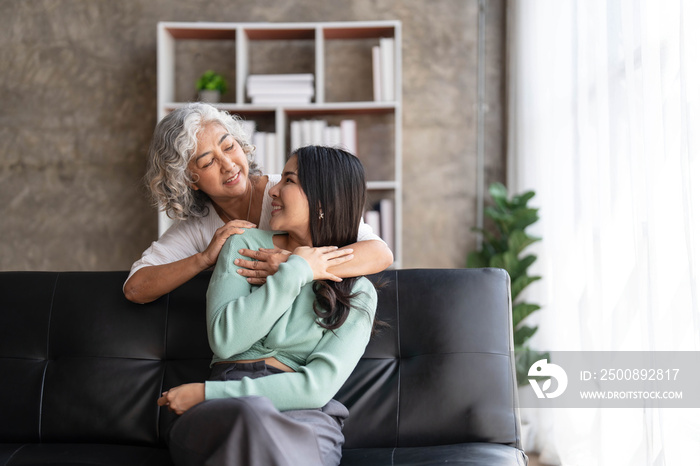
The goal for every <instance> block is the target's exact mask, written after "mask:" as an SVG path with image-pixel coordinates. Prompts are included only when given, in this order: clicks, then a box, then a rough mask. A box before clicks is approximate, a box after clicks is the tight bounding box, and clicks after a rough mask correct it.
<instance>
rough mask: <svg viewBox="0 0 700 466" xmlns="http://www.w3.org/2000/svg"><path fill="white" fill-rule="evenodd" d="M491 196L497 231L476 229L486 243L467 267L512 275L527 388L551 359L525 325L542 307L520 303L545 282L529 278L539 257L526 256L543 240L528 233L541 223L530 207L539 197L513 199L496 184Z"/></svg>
mask: <svg viewBox="0 0 700 466" xmlns="http://www.w3.org/2000/svg"><path fill="white" fill-rule="evenodd" d="M489 194H490V195H491V198H492V199H493V202H494V205H493V206H490V207H487V208H486V209H485V210H484V213H485V215H486V216H487V217H488V218H489V219H490V220H491V222H492V223H493V226H494V227H495V229H494V230H493V231H489V230H487V229H484V228H474V229H473V230H474V231H478V232H480V233H482V235H483V241H482V246H481V249H480V250H478V251H474V252H471V253H469V255H468V257H467V267H498V268H501V269H505V270H506V271H507V272H508V274H509V275H510V280H511V286H510V289H511V301H512V303H513V340H514V343H515V364H516V375H517V378H518V385H527V384H528V382H527V379H528V370H529V369H530V366H531V365H532V364H533V363H534V362H535V361H537V360H539V359H543V358H548V357H549V355H548V354H547V353H540V352H537V351H534V350H531V349H530V348H529V346H528V344H527V342H528V340H529V339H530V338H531V337H532V335H534V334H535V332H536V331H537V326H529V325H526V324H525V323H524V322H523V321H524V320H525V318H526V317H527V316H529V315H530V314H532V313H533V312H535V311H537V310H539V309H540V306H538V305H537V304H532V303H527V302H524V301H518V297H519V295H520V293H522V291H523V290H524V289H525V288H526V287H527V286H529V285H530V284H531V283H533V282H535V281H537V280H539V279H540V278H542V277H539V276H533V275H529V274H528V268H529V267H530V266H531V265H532V264H533V263H534V262H535V261H536V260H537V257H536V256H534V255H533V254H527V255H525V254H524V250H525V248H527V247H528V246H530V245H531V244H532V243H535V242H537V241H539V240H540V238H536V237H534V236H531V235H529V234H527V233H526V232H525V229H526V228H527V227H528V226H530V225H532V224H533V223H535V222H536V221H537V220H539V216H538V214H537V211H538V209H536V208H533V207H529V206H528V202H529V201H530V200H531V199H532V198H533V197H534V196H535V193H534V192H533V191H528V192H526V193H523V194H520V195H514V196H512V197H510V198H509V197H508V191H507V189H506V187H505V186H503V185H502V184H501V183H493V184H492V185H490V186H489Z"/></svg>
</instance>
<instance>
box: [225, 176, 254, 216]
mask: <svg viewBox="0 0 700 466" xmlns="http://www.w3.org/2000/svg"><path fill="white" fill-rule="evenodd" d="M254 192H255V184H253V183H252V182H251V184H250V200H249V201H248V213H247V214H246V216H245V221H246V222H249V221H250V206H252V205H253V193H254ZM221 213H222V214H224V217H226V221H227V223H228V222H231V221H233V219H232V218H231V217H229V216H228V214H227V213H226V211H225V210H224V209H223V207H222V208H221Z"/></svg>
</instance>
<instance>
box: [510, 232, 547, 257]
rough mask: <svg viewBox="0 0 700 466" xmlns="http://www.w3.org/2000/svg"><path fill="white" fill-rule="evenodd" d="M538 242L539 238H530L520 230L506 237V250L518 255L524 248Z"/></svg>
mask: <svg viewBox="0 0 700 466" xmlns="http://www.w3.org/2000/svg"><path fill="white" fill-rule="evenodd" d="M539 240H540V238H536V237H534V236H530V235H528V234H527V233H525V232H524V231H522V230H518V231H514V232H513V233H511V235H510V236H509V237H508V249H510V250H511V251H513V252H515V254H520V253H521V252H522V251H523V250H524V249H525V248H526V247H528V246H530V245H531V244H532V243H535V242H537V241H539Z"/></svg>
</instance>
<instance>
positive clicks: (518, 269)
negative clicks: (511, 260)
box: [510, 254, 537, 280]
mask: <svg viewBox="0 0 700 466" xmlns="http://www.w3.org/2000/svg"><path fill="white" fill-rule="evenodd" d="M536 260H537V256H535V255H533V254H528V255H527V256H525V257H523V258H521V259H518V260H517V263H516V264H515V265H514V266H513V273H512V274H511V276H510V278H511V279H513V280H516V279H517V278H518V277H520V276H522V275H526V274H527V269H528V268H530V266H531V265H532V264H534V263H535V261H536Z"/></svg>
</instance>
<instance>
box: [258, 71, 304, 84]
mask: <svg viewBox="0 0 700 466" xmlns="http://www.w3.org/2000/svg"><path fill="white" fill-rule="evenodd" d="M263 81H266V82H271V81H274V82H280V81H287V82H313V81H314V75H313V73H292V74H251V75H249V76H248V79H247V83H251V82H263Z"/></svg>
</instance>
